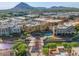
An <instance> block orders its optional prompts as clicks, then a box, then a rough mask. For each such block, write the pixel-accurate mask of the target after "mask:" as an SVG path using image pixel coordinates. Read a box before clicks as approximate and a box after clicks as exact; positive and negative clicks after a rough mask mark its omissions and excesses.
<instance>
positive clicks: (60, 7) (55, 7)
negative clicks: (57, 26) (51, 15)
mask: <svg viewBox="0 0 79 59" xmlns="http://www.w3.org/2000/svg"><path fill="white" fill-rule="evenodd" d="M50 9H55V10H57V9H58V10H62V9H78V8H75V7H64V6H53V7H51V8H50Z"/></svg>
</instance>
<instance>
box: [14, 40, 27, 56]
mask: <svg viewBox="0 0 79 59" xmlns="http://www.w3.org/2000/svg"><path fill="white" fill-rule="evenodd" d="M13 51H14V53H15V55H16V56H25V55H26V52H27V45H26V43H25V42H23V41H22V40H17V41H16V42H15V44H14V45H13Z"/></svg>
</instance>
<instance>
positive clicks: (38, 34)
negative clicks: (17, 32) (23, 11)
mask: <svg viewBox="0 0 79 59" xmlns="http://www.w3.org/2000/svg"><path fill="white" fill-rule="evenodd" d="M31 35H32V36H51V35H52V31H42V32H32V33H31Z"/></svg>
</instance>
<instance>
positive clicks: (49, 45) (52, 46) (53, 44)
mask: <svg viewBox="0 0 79 59" xmlns="http://www.w3.org/2000/svg"><path fill="white" fill-rule="evenodd" d="M46 47H48V48H56V47H57V45H56V43H48V44H47V45H46Z"/></svg>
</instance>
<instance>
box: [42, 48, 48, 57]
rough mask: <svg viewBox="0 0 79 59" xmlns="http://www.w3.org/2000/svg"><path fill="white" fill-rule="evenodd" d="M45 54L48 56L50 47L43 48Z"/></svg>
mask: <svg viewBox="0 0 79 59" xmlns="http://www.w3.org/2000/svg"><path fill="white" fill-rule="evenodd" d="M43 54H45V55H46V56H47V55H48V54H49V49H48V48H43Z"/></svg>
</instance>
